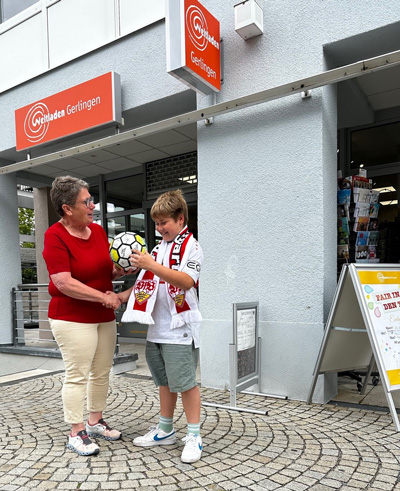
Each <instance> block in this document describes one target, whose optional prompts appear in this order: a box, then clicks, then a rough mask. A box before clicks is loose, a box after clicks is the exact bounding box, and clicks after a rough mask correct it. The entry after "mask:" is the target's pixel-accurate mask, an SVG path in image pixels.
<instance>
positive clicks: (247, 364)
mask: <svg viewBox="0 0 400 491" xmlns="http://www.w3.org/2000/svg"><path fill="white" fill-rule="evenodd" d="M258 330H259V304H258V302H248V303H235V304H233V343H232V344H230V345H229V382H230V406H224V405H221V404H213V403H209V402H203V406H213V407H219V408H221V409H228V410H232V411H242V412H246V413H255V414H263V415H266V414H268V412H267V411H259V410H257V409H249V408H241V407H237V405H236V395H237V392H243V393H244V394H250V395H253V396H264V397H274V398H278V399H287V397H285V396H270V395H268V394H262V393H260V392H245V389H246V388H248V387H251V386H252V385H257V386H258V387H259V386H260V353H261V338H260V337H259V336H258Z"/></svg>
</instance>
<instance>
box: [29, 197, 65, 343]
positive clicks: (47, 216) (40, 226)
mask: <svg viewBox="0 0 400 491" xmlns="http://www.w3.org/2000/svg"><path fill="white" fill-rule="evenodd" d="M33 203H34V208H35V242H36V267H37V281H38V283H39V284H40V283H48V282H49V274H48V271H47V268H46V264H45V262H44V259H43V247H44V234H45V232H46V230H47V229H48V228H49V227H50V225H53V223H55V222H57V221H58V220H59V219H60V217H59V216H58V214H57V213H56V212H55V210H54V208H53V205H52V204H51V201H50V189H49V188H40V189H34V191H33ZM39 291H40V293H39V300H41V301H43V300H50V296H49V294H48V293H47V289H46V288H39ZM39 305H40V307H41V310H46V309H47V303H45V302H40V303H39ZM46 331H50V326H49V323H48V318H47V312H39V338H40V339H53V335H52V334H51V332H46Z"/></svg>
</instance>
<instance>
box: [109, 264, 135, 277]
mask: <svg viewBox="0 0 400 491" xmlns="http://www.w3.org/2000/svg"><path fill="white" fill-rule="evenodd" d="M138 271H139V269H132V268H131V269H128V271H125V270H124V269H122V268H120V267H118V266H117V265H116V264H114V268H113V271H112V279H113V280H116V279H117V278H121V277H122V276H129V275H132V274H136V273H137V272H138Z"/></svg>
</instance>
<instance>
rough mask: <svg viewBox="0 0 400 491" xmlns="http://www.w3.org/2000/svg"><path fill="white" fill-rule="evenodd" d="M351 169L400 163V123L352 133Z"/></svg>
mask: <svg viewBox="0 0 400 491" xmlns="http://www.w3.org/2000/svg"><path fill="white" fill-rule="evenodd" d="M350 144H351V148H350V161H351V169H352V170H358V169H359V167H360V165H363V166H364V167H366V168H369V167H376V166H381V165H385V164H393V163H397V162H400V122H395V123H387V124H382V125H379V126H372V127H370V128H364V129H357V130H352V131H350Z"/></svg>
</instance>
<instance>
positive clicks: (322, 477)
mask: <svg viewBox="0 0 400 491" xmlns="http://www.w3.org/2000/svg"><path fill="white" fill-rule="evenodd" d="M62 378H63V375H62V374H56V375H54V374H53V375H48V376H41V377H38V378H35V379H33V380H24V381H20V382H17V383H12V384H9V385H3V386H1V387H0V407H1V411H0V418H1V419H0V426H1V438H0V489H1V491H13V490H18V489H19V490H25V489H26V490H28V489H32V488H34V489H37V490H49V489H64V490H72V489H73V490H75V489H80V490H91V489H99V490H114V489H125V490H134V489H139V488H140V489H144V490H146V489H147V490H157V491H160V490H165V491H174V490H180V489H206V490H213V491H219V490H241V489H252V490H265V489H267V490H268V489H287V490H294V491H297V490H299V491H300V490H304V489H311V490H315V491H322V490H324V491H325V490H330V489H336V490H346V491H353V490H354V491H359V490H361V489H368V490H376V491H382V490H391V489H399V490H400V484H399V483H398V480H399V458H400V443H399V441H400V435H399V434H398V433H396V431H395V429H394V426H393V423H392V420H391V417H390V415H389V414H387V413H386V412H381V411H371V410H360V409H351V408H344V407H338V406H332V405H318V404H313V405H310V406H308V405H306V404H304V403H300V402H294V401H285V400H280V399H269V398H268V399H266V398H264V397H260V396H250V395H247V394H246V395H243V394H241V395H239V397H238V406H239V407H249V408H253V409H266V410H267V411H268V415H267V416H260V415H256V414H252V413H244V412H237V411H226V410H224V409H216V408H213V407H209V406H206V407H203V409H202V419H203V423H202V436H203V442H204V451H203V457H202V459H201V460H200V461H199V462H196V463H195V464H193V465H190V464H183V463H182V462H181V461H180V454H181V450H182V447H183V443H182V442H181V441H180V440H179V442H178V443H177V444H175V445H172V446H169V447H153V448H140V447H135V446H134V445H133V444H132V438H134V437H136V436H138V435H139V434H142V433H143V432H145V431H146V430H147V429H148V427H149V426H151V425H152V424H154V423H155V422H157V418H158V411H159V406H158V401H157V392H156V389H155V387H154V386H153V383H152V381H151V380H148V378H147V377H139V376H126V375H114V376H113V377H112V383H111V389H110V396H109V405H108V408H107V413H106V414H105V417H106V418H107V420H109V422H110V424H111V425H114V426H115V427H118V428H119V429H120V430H122V432H123V439H122V440H120V441H117V442H106V441H103V440H100V441H99V442H98V443H99V445H100V446H101V452H100V454H99V455H97V456H95V457H81V456H78V455H77V454H75V453H73V452H71V451H69V450H66V448H65V444H66V435H67V433H68V430H69V428H68V426H67V425H66V423H64V422H63V418H62V406H61V393H60V391H61V385H62ZM201 391H202V398H203V401H204V402H206V401H207V402H214V403H215V402H218V403H220V404H221V403H222V404H227V405H229V394H228V392H226V391H217V390H210V389H201ZM175 428H176V430H177V432H178V435H179V436H181V437H183V436H184V434H185V429H186V422H185V418H184V415H183V413H182V406H181V405H180V402H179V403H178V407H177V411H176V421H175Z"/></svg>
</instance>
